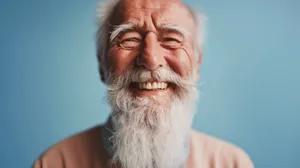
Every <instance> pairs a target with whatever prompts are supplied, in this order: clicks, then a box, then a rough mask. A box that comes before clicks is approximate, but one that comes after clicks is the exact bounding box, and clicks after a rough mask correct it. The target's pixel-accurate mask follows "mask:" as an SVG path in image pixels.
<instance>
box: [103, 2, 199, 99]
mask: <svg viewBox="0 0 300 168" xmlns="http://www.w3.org/2000/svg"><path fill="white" fill-rule="evenodd" d="M111 24H112V25H114V27H113V28H112V29H111V32H112V34H111V36H110V45H109V49H108V55H107V60H108V64H109V65H110V70H111V73H113V75H114V77H119V76H121V75H124V73H125V72H126V71H128V70H129V69H140V70H143V71H144V72H146V71H148V73H151V75H150V77H148V78H146V77H145V78H143V79H139V80H137V81H131V83H130V84H129V86H128V89H129V90H130V92H131V93H132V95H133V96H136V97H145V96H146V97H149V96H151V97H155V98H156V100H157V103H158V104H165V103H164V102H161V103H159V102H160V101H165V100H168V98H169V97H171V96H172V93H174V90H175V89H176V87H177V86H176V83H172V82H171V81H165V80H160V79H159V77H158V76H159V74H158V75H156V74H157V73H155V72H157V71H159V70H161V69H168V70H169V71H172V72H174V73H175V74H177V75H178V76H180V77H181V78H182V79H189V78H191V77H192V76H193V70H194V69H195V68H196V67H195V66H197V64H196V63H195V62H196V60H195V58H196V57H195V56H194V46H195V44H194V41H195V40H194V38H195V37H194V36H193V34H195V23H194V21H193V18H192V16H191V14H190V12H189V11H188V10H187V9H186V7H185V6H184V5H183V4H182V3H181V2H180V1H161V0H135V1H132V0H123V1H121V2H120V3H119V4H118V7H117V9H116V10H115V13H114V15H113V17H112V20H111Z"/></svg>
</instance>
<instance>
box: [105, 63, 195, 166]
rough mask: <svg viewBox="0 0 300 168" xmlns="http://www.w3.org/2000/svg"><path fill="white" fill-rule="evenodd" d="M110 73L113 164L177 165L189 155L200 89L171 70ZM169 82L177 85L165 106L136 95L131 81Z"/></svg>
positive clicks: (181, 164) (180, 164) (109, 91)
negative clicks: (118, 74) (196, 101)
mask: <svg viewBox="0 0 300 168" xmlns="http://www.w3.org/2000/svg"><path fill="white" fill-rule="evenodd" d="M112 74H113V73H111V72H110V73H109V78H108V79H109V80H108V102H109V104H110V105H111V107H112V110H113V112H112V125H113V129H114V132H113V136H112V137H111V138H110V140H111V142H112V144H113V146H112V149H113V151H114V153H113V156H112V163H113V164H118V165H120V166H121V167H122V168H177V167H179V166H183V165H184V163H185V160H186V157H187V154H188V148H189V134H190V130H191V124H192V119H193V116H194V111H195V110H194V105H195V100H196V98H197V89H196V87H193V86H192V85H190V84H188V83H192V81H193V80H192V81H185V80H183V79H181V77H180V76H178V75H177V74H176V73H174V72H173V71H171V70H170V69H159V70H158V71H155V72H150V71H147V70H145V69H133V68H130V69H129V70H127V71H126V72H125V73H124V75H122V76H119V77H114V76H113V75H112ZM150 79H154V80H158V81H169V82H172V83H174V84H175V85H176V87H175V88H174V90H173V93H172V96H171V97H170V98H169V99H168V100H165V102H164V103H163V104H164V105H163V106H162V105H160V103H157V100H156V99H154V98H152V97H136V96H134V95H133V94H132V92H131V91H129V89H128V88H129V85H130V83H131V82H137V81H147V80H150Z"/></svg>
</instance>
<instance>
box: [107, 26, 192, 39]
mask: <svg viewBox="0 0 300 168" xmlns="http://www.w3.org/2000/svg"><path fill="white" fill-rule="evenodd" d="M139 27H140V26H138V25H137V24H136V23H135V22H133V21H129V22H127V23H123V24H120V25H117V26H115V28H114V30H113V31H112V32H111V34H110V38H109V39H110V42H112V41H113V40H114V39H115V38H116V37H117V36H118V35H119V34H120V33H122V32H126V31H129V30H134V29H137V28H139ZM159 29H160V30H167V31H174V32H176V33H179V34H181V35H183V36H184V37H185V36H189V35H190V34H191V33H190V32H189V31H187V30H186V29H185V28H183V27H181V26H179V25H176V24H168V23H166V24H162V25H161V26H159Z"/></svg>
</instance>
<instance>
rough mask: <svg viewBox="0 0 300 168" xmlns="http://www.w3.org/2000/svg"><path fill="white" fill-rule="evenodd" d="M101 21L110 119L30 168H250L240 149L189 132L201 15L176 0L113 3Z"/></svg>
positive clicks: (100, 39)
mask: <svg viewBox="0 0 300 168" xmlns="http://www.w3.org/2000/svg"><path fill="white" fill-rule="evenodd" d="M99 15H100V16H99V17H100V26H99V31H98V36H97V47H98V60H99V67H100V74H101V79H102V81H103V82H104V83H105V84H106V85H107V88H108V103H109V104H110V106H111V108H112V113H111V116H110V118H109V119H108V121H107V123H106V124H105V125H102V126H98V127H95V128H92V129H90V130H87V131H84V132H82V133H79V134H77V135H74V136H72V137H70V138H67V139H65V140H63V141H62V142H60V143H58V144H56V145H54V146H53V147H51V148H50V149H48V151H46V152H45V153H44V154H43V155H42V156H41V157H40V158H39V159H38V160H36V162H35V164H34V166H33V167H34V168H42V167H43V168H106V167H107V168H109V167H111V168H253V164H252V162H251V161H250V159H249V157H248V156H247V154H246V153H245V152H243V150H241V149H239V148H238V147H235V146H233V145H231V144H229V143H227V142H224V141H221V140H218V139H216V138H213V137H210V136H208V135H205V134H202V133H199V132H196V131H192V130H191V123H192V119H193V116H194V111H195V110H194V106H195V100H196V98H197V88H196V85H195V83H196V81H197V80H198V78H199V74H198V73H199V66H200V63H201V57H202V39H201V36H202V33H201V30H202V29H203V28H202V27H201V26H202V22H201V17H198V16H197V14H196V13H195V12H193V11H192V10H191V9H190V8H188V7H187V6H186V5H184V4H183V3H182V2H181V1H180V0H114V1H109V2H107V3H106V4H105V5H102V8H100V9H99Z"/></svg>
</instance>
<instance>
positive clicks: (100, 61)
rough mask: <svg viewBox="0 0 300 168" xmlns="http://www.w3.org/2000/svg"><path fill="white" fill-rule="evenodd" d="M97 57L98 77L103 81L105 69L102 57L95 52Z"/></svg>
mask: <svg viewBox="0 0 300 168" xmlns="http://www.w3.org/2000/svg"><path fill="white" fill-rule="evenodd" d="M97 59H98V68H99V74H100V79H101V81H102V82H103V83H105V80H106V79H105V69H104V64H103V58H101V56H100V54H97Z"/></svg>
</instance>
